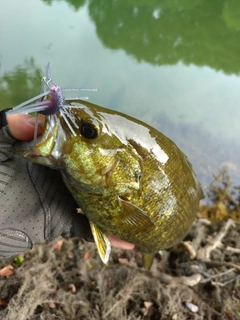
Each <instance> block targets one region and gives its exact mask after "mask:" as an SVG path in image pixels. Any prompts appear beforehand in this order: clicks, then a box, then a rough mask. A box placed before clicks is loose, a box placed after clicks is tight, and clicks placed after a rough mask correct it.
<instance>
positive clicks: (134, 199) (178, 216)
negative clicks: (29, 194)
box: [14, 99, 204, 270]
mask: <svg viewBox="0 0 240 320" xmlns="http://www.w3.org/2000/svg"><path fill="white" fill-rule="evenodd" d="M65 104H66V105H65V107H64V113H65V117H64V116H63V115H62V112H61V113H60V112H57V113H55V114H52V115H47V116H46V118H47V121H45V127H44V132H43V134H42V135H41V136H40V137H38V138H37V139H34V140H33V141H31V142H17V143H16V144H15V146H14V152H15V153H16V154H18V155H19V156H21V157H23V158H25V159H27V160H29V161H33V162H35V163H39V164H42V165H46V166H48V167H51V168H54V169H57V170H60V171H61V174H62V178H63V181H64V183H65V184H66V186H67V187H68V189H69V190H70V192H71V194H72V195H73V197H74V198H75V200H76V202H77V204H78V205H79V208H81V209H80V210H79V212H81V213H80V214H85V215H86V216H87V218H88V220H89V223H90V227H91V231H92V234H93V238H94V241H95V243H96V246H97V249H98V252H99V255H100V257H101V259H102V261H103V262H104V263H108V261H109V256H110V252H111V244H110V242H109V240H108V237H107V235H108V234H112V235H114V236H115V237H117V238H119V239H121V240H123V241H126V242H129V243H133V244H135V246H136V249H137V250H139V251H140V252H141V253H142V259H143V266H144V267H145V269H146V270H149V269H150V267H151V265H152V262H153V258H154V255H155V253H156V252H158V251H160V250H163V249H167V248H169V247H171V246H173V245H174V244H176V243H178V242H180V241H181V240H182V239H183V238H184V237H185V235H186V234H187V232H188V231H189V229H190V227H191V225H192V223H193V221H194V219H195V218H196V214H197V212H198V209H199V202H200V200H201V199H202V198H203V197H204V195H203V192H202V189H201V185H200V183H199V181H198V179H197V177H196V174H195V173H194V171H193V168H192V165H191V164H190V162H189V161H188V159H187V157H186V156H185V154H184V153H183V152H182V151H181V150H180V149H179V148H178V147H177V145H176V144H175V143H174V142H173V141H172V140H170V139H169V138H168V137H166V136H165V135H164V134H163V133H161V132H159V131H158V130H156V129H155V128H153V127H151V126H150V125H148V124H146V123H144V122H142V121H140V120H138V119H135V118H133V117H131V116H128V115H126V114H123V113H120V112H118V111H115V110H111V109H107V108H104V107H101V106H98V105H96V104H93V103H91V102H89V101H84V100H81V99H77V100H74V99H73V100H71V99H68V100H66V102H65ZM66 117H67V118H68V121H66V119H65V118H66ZM70 127H71V128H70ZM73 131H74V134H73Z"/></svg>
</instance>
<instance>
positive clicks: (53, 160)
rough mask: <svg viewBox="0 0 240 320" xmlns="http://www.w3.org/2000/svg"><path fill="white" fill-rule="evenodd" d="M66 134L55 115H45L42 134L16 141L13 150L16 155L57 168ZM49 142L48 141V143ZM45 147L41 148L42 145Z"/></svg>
mask: <svg viewBox="0 0 240 320" xmlns="http://www.w3.org/2000/svg"><path fill="white" fill-rule="evenodd" d="M65 141H66V134H65V132H64V130H63V128H62V125H61V121H60V119H59V117H58V116H57V115H50V116H46V119H45V123H44V130H43V133H42V135H40V136H39V137H37V138H33V140H31V141H28V142H24V141H17V142H16V143H15V144H14V147H13V151H14V153H16V154H17V155H19V156H21V157H23V158H26V159H29V160H31V161H33V162H37V163H41V164H43V165H47V166H51V167H54V168H59V165H57V162H58V161H59V159H61V157H62V152H61V150H62V145H63V144H64V142H65ZM49 142H50V143H49ZM44 144H46V145H47V147H46V148H43V147H42V145H44Z"/></svg>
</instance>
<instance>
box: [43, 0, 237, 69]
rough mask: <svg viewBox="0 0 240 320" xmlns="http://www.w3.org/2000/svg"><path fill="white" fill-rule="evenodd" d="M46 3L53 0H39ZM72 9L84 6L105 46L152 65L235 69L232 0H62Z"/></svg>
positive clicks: (235, 44)
mask: <svg viewBox="0 0 240 320" xmlns="http://www.w3.org/2000/svg"><path fill="white" fill-rule="evenodd" d="M42 1H43V2H44V3H47V4H49V5H51V4H52V3H53V2H54V0H42ZM65 1H66V2H67V3H69V5H70V7H73V8H74V10H79V9H80V8H81V7H82V6H83V5H84V4H87V5H88V8H89V15H90V17H91V19H92V21H93V22H94V24H95V26H96V32H97V35H98V37H99V39H100V40H101V41H102V43H103V44H104V46H105V47H107V48H110V49H114V50H120V49H123V50H124V51H125V52H126V53H127V54H128V55H130V56H132V57H134V58H135V59H136V60H137V61H138V62H140V61H145V62H148V63H151V64H153V65H173V64H177V63H178V62H179V61H181V62H183V63H184V64H185V65H189V64H194V65H196V66H209V67H210V68H213V69H215V70H217V71H219V70H221V71H223V72H224V73H226V74H238V73H239V72H240V55H239V52H240V41H239V35H240V19H239V16H240V2H239V1H238V0H220V1H217V2H214V3H213V2H212V1H204V0H197V1H194V2H193V1H191V0H184V1H181V0H174V1H171V2H169V1H168V0H163V1H161V2H159V1H158V0H151V1H148V0H141V1H138V2H136V1H133V0H121V1H120V0H116V1H108V0H89V1H84V0H65Z"/></svg>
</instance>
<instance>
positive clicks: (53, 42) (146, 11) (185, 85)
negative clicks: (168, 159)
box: [0, 0, 240, 187]
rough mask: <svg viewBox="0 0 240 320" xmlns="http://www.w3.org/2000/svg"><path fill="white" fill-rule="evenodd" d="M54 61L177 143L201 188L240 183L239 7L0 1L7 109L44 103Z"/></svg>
mask: <svg viewBox="0 0 240 320" xmlns="http://www.w3.org/2000/svg"><path fill="white" fill-rule="evenodd" d="M48 61H49V62H50V63H51V71H52V78H53V80H54V81H55V82H56V83H57V84H58V85H60V86H62V87H65V88H66V87H97V88H98V92H97V93H90V94H88V96H89V99H90V101H91V102H93V103H97V104H99V105H103V106H105V107H107V108H111V109H116V110H119V111H122V112H125V113H128V114H130V115H132V116H134V117H137V118H139V119H141V120H143V121H145V122H147V123H149V124H151V125H153V126H155V127H156V128H157V129H159V130H160V131H162V132H163V133H165V134H166V135H167V136H169V137H170V138H171V139H173V140H174V141H175V142H176V143H177V144H178V145H179V146H180V148H181V149H182V150H183V151H184V152H185V153H186V154H187V156H188V158H189V159H190V161H191V162H192V164H193V167H194V169H195V171H196V173H197V175H198V177H199V179H200V181H201V182H202V184H203V186H204V187H205V185H207V184H208V183H209V182H210V181H211V179H212V174H213V172H215V171H217V170H218V168H219V166H220V167H223V166H226V167H227V168H228V169H229V172H230V174H231V176H232V178H233V180H234V182H235V183H237V184H240V170H239V165H238V164H239V162H240V142H239V137H240V125H239V120H240V108H239V102H240V77H239V72H240V1H239V0H225V1H223V0H218V1H208V0H195V1H192V0H181V1H180V0H173V1H168V0H162V1H159V0H138V1H133V0H121V1H120V0H115V1H109V0H89V1H84V0H79V1H76V0H68V1H67V0H62V1H60V0H59V1H57V0H56V1H51V0H45V1H44V0H42V1H41V0H34V1H33V0H24V1H23V0H22V1H21V0H8V1H7V0H5V1H4V0H2V1H0V109H4V108H7V107H13V106H15V105H17V104H19V103H21V102H23V101H24V100H26V99H28V98H31V97H32V96H35V95H37V94H38V93H39V91H40V86H41V82H40V81H41V76H42V75H41V73H40V70H44V68H43V67H44V65H45V64H46V63H47V62H48ZM74 95H76V92H75V93H74ZM77 95H78V96H81V94H80V93H79V94H78V93H77Z"/></svg>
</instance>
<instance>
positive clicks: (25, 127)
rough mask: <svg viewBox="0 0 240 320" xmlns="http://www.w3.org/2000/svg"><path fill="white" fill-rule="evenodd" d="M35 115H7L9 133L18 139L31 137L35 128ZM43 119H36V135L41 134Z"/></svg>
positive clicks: (26, 139) (29, 138)
mask: <svg viewBox="0 0 240 320" xmlns="http://www.w3.org/2000/svg"><path fill="white" fill-rule="evenodd" d="M35 119H36V118H35V117H32V116H30V115H27V114H13V115H7V123H8V127H9V131H10V133H11V135H12V136H13V137H14V138H16V139H18V140H24V141H28V140H31V139H33V136H34V128H35V124H36V121H35ZM43 123H44V119H43V118H42V117H41V118H39V121H38V135H40V134H42V131H43Z"/></svg>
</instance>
